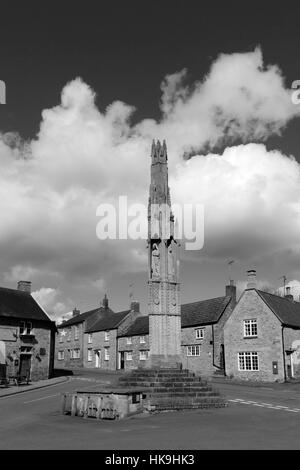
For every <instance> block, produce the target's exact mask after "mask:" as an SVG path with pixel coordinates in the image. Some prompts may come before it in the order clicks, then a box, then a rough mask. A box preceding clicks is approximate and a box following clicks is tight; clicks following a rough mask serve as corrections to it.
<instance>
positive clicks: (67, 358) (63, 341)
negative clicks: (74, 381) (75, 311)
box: [54, 322, 85, 369]
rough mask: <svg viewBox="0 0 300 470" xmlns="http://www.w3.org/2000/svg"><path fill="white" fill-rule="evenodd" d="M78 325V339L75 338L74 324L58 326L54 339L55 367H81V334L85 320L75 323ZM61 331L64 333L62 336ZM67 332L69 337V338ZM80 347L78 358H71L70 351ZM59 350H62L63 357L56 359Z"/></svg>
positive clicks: (82, 334)
mask: <svg viewBox="0 0 300 470" xmlns="http://www.w3.org/2000/svg"><path fill="white" fill-rule="evenodd" d="M76 326H77V327H78V339H75V325H72V326H69V327H66V328H63V327H61V328H59V330H58V333H57V335H56V339H55V361H54V367H55V368H56V369H79V368H82V367H83V336H84V330H85V322H83V323H79V324H77V325H76ZM62 331H64V332H65V333H66V334H65V335H64V336H63V335H62ZM69 332H71V337H70V339H69ZM74 349H80V358H79V359H72V357H71V351H73V350H74ZM59 351H64V359H63V360H59V359H58V353H59Z"/></svg>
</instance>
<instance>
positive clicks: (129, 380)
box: [119, 369, 227, 411]
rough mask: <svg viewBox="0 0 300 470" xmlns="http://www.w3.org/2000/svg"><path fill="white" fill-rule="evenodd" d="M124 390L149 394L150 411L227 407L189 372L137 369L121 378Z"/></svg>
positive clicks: (209, 388) (207, 386)
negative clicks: (129, 389)
mask: <svg viewBox="0 0 300 470" xmlns="http://www.w3.org/2000/svg"><path fill="white" fill-rule="evenodd" d="M119 383H120V385H122V386H123V387H140V388H143V389H144V390H145V394H146V395H147V400H148V408H149V409H150V410H157V411H163V410H179V409H181V410H183V409H195V408H212V407H213V408H220V407H225V406H227V403H226V402H225V400H224V399H223V398H222V397H221V396H220V394H219V392H218V391H216V390H215V389H213V387H212V386H211V385H208V383H207V382H206V381H204V380H202V379H201V377H197V376H196V375H195V374H194V373H191V372H190V371H188V370H180V369H147V370H145V369H140V370H139V369H137V370H134V371H132V372H130V373H129V374H127V375H125V376H122V377H120V379H119Z"/></svg>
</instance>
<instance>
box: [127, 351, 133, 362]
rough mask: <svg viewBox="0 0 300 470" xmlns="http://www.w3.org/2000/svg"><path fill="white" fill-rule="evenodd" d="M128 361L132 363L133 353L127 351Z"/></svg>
mask: <svg viewBox="0 0 300 470" xmlns="http://www.w3.org/2000/svg"><path fill="white" fill-rule="evenodd" d="M126 361H132V351H127V353H126Z"/></svg>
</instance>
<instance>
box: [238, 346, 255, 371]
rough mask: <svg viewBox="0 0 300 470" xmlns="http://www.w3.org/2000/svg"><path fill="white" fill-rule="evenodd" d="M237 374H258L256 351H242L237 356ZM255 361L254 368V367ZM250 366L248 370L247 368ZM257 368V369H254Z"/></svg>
mask: <svg viewBox="0 0 300 470" xmlns="http://www.w3.org/2000/svg"><path fill="white" fill-rule="evenodd" d="M237 360H238V370H239V372H259V371H260V369H259V353H258V351H243V352H239V353H238V354H237ZM254 360H255V367H254ZM249 365H250V368H249ZM256 366H257V368H256Z"/></svg>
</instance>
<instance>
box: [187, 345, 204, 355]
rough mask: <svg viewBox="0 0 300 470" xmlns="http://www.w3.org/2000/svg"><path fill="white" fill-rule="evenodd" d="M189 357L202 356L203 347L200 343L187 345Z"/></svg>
mask: <svg viewBox="0 0 300 470" xmlns="http://www.w3.org/2000/svg"><path fill="white" fill-rule="evenodd" d="M186 355H187V357H200V356H201V348H200V344H193V345H190V346H187V353H186Z"/></svg>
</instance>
